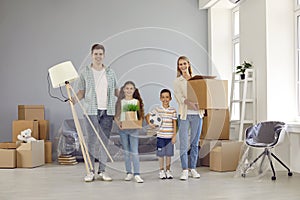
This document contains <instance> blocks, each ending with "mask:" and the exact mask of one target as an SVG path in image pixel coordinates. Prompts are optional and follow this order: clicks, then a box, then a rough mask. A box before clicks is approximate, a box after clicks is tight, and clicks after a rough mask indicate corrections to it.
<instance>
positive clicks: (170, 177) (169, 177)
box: [166, 170, 173, 179]
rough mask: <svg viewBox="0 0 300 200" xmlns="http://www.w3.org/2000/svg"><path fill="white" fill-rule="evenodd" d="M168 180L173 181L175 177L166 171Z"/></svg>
mask: <svg viewBox="0 0 300 200" xmlns="http://www.w3.org/2000/svg"><path fill="white" fill-rule="evenodd" d="M166 178H167V179H173V175H172V174H171V172H170V170H167V171H166Z"/></svg>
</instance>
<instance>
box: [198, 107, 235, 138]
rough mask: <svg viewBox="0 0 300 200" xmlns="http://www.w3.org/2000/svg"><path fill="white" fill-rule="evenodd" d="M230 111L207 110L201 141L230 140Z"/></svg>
mask: <svg viewBox="0 0 300 200" xmlns="http://www.w3.org/2000/svg"><path fill="white" fill-rule="evenodd" d="M229 130H230V125H229V110H228V109H209V110H205V115H204V118H203V124H202V131H201V135H200V138H201V139H210V140H218V139H220V140H228V139H229Z"/></svg>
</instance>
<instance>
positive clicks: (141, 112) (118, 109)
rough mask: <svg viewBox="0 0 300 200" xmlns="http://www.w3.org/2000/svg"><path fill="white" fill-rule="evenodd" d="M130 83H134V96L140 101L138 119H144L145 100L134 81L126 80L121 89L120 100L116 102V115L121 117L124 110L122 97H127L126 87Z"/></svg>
mask: <svg viewBox="0 0 300 200" xmlns="http://www.w3.org/2000/svg"><path fill="white" fill-rule="evenodd" d="M128 84H131V85H133V87H134V88H135V91H134V93H133V95H132V97H133V98H134V99H137V100H138V101H139V103H140V109H139V110H138V112H137V114H138V119H144V102H143V99H142V97H141V95H140V92H139V89H137V88H136V87H135V84H134V82H132V81H126V83H124V85H123V86H122V87H121V89H120V93H119V96H118V100H117V103H116V116H117V117H119V116H120V115H121V112H122V108H121V101H122V99H124V98H125V93H124V88H125V86H126V85H128Z"/></svg>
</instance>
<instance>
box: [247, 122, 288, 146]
mask: <svg viewBox="0 0 300 200" xmlns="http://www.w3.org/2000/svg"><path fill="white" fill-rule="evenodd" d="M285 127H286V125H285V123H284V122H280V121H266V122H260V123H258V124H255V125H253V126H250V127H249V128H247V129H246V138H245V140H246V144H247V145H249V146H254V147H273V146H274V145H276V144H277V142H278V140H279V136H280V133H281V132H282V131H283V130H284V129H285Z"/></svg>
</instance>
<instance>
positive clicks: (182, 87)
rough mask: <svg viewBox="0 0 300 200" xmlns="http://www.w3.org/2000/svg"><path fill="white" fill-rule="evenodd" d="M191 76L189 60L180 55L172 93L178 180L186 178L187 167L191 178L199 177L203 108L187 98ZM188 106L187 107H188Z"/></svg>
mask: <svg viewBox="0 0 300 200" xmlns="http://www.w3.org/2000/svg"><path fill="white" fill-rule="evenodd" d="M190 78H192V69H191V64H190V61H189V59H188V58H187V57H185V56H180V57H179V58H178V60H177V78H176V79H175V81H174V93H175V97H176V100H177V103H178V106H179V112H178V113H179V117H178V119H179V120H178V124H179V130H178V132H179V142H180V160H181V167H182V173H181V176H180V180H187V179H188V169H189V168H190V170H191V175H192V177H193V178H200V174H199V173H198V172H197V171H196V163H197V157H198V145H199V138H200V133H201V129H202V117H203V114H204V110H199V109H198V103H197V102H192V101H190V100H189V99H187V81H188V80H189V79H190ZM188 107H189V108H188ZM189 129H190V132H191V134H190V147H191V153H190V158H191V162H190V166H188V155H187V152H188V149H189V141H188V138H189Z"/></svg>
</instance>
